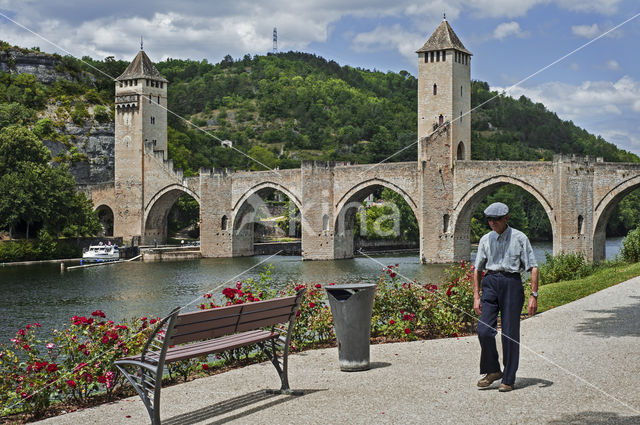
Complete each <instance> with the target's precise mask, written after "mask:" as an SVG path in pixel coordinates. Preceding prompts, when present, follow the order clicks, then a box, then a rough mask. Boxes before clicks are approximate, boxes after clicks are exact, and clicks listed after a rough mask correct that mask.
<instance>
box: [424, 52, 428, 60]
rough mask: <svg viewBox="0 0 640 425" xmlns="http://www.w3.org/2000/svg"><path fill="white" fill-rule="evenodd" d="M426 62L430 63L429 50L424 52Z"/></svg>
mask: <svg viewBox="0 0 640 425" xmlns="http://www.w3.org/2000/svg"><path fill="white" fill-rule="evenodd" d="M424 63H429V52H425V53H424Z"/></svg>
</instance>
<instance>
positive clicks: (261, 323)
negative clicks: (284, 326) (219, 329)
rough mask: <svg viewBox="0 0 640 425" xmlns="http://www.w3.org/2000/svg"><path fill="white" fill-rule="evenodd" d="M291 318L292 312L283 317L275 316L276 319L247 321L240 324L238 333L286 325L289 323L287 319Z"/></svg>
mask: <svg viewBox="0 0 640 425" xmlns="http://www.w3.org/2000/svg"><path fill="white" fill-rule="evenodd" d="M289 316H291V312H290V311H289V312H287V313H286V314H283V315H281V316H275V317H267V318H263V319H256V320H252V321H246V322H244V323H240V324H238V329H237V331H238V332H244V331H248V330H251V329H255V328H264V327H267V326H273V325H276V324H278V323H284V322H286V321H287V319H288V318H289Z"/></svg>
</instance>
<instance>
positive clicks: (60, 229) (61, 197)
mask: <svg viewBox="0 0 640 425" xmlns="http://www.w3.org/2000/svg"><path fill="white" fill-rule="evenodd" d="M36 130H37V131H38V132H40V133H41V134H46V133H48V132H50V131H51V122H50V121H45V120H42V121H41V122H39V123H38V125H37V126H36ZM76 154H78V153H77V152H76ZM78 155H80V154H78ZM49 159H50V154H49V151H48V150H47V149H46V148H45V147H44V146H43V145H42V143H41V142H40V141H39V140H38V139H37V137H36V136H35V135H34V134H33V133H32V132H30V131H29V130H28V129H26V128H24V127H22V126H17V125H14V126H10V127H6V128H3V129H2V130H0V228H3V229H8V230H9V234H10V236H12V233H13V230H14V229H15V228H16V226H17V225H19V224H20V223H23V224H25V225H26V237H27V239H29V235H30V230H31V227H32V226H33V225H37V226H38V227H39V228H40V229H45V230H46V232H45V233H44V234H43V235H46V237H48V235H56V236H58V235H61V234H63V235H67V236H71V235H73V236H80V235H87V234H95V233H96V232H97V231H98V230H99V229H100V224H99V221H98V218H97V216H96V214H95V213H94V212H93V211H92V205H91V201H89V200H87V198H86V196H85V195H84V194H81V193H77V192H76V189H75V181H74V179H73V177H72V176H71V174H70V173H69V171H68V170H67V168H66V167H57V168H54V167H52V166H50V165H49V164H48V160H49ZM47 232H48V233H47ZM43 246H44V245H43ZM25 252H27V253H30V254H33V255H34V256H35V257H38V258H46V255H44V256H43V254H42V252H41V251H38V250H34V249H31V248H27V249H26V251H25ZM46 252H50V253H51V254H52V255H53V252H55V249H54V248H51V249H49V248H47V251H46ZM12 255H13V254H12Z"/></svg>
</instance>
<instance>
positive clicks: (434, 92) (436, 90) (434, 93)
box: [433, 84, 438, 96]
mask: <svg viewBox="0 0 640 425" xmlns="http://www.w3.org/2000/svg"><path fill="white" fill-rule="evenodd" d="M437 94H438V85H437V84H434V85H433V95H434V96H436V95H437Z"/></svg>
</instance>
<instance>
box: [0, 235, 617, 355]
mask: <svg viewBox="0 0 640 425" xmlns="http://www.w3.org/2000/svg"><path fill="white" fill-rule="evenodd" d="M620 240H621V239H619V238H618V239H611V240H607V258H611V257H612V256H614V255H615V253H616V252H617V249H618V248H619V246H620ZM533 245H534V250H535V252H536V257H537V258H538V261H539V262H542V261H544V251H551V243H548V244H544V243H543V244H539V243H536V244H533ZM472 256H473V257H475V253H472ZM267 258H269V257H267V256H257V257H245V258H207V259H202V260H193V261H176V262H157V263H140V262H132V263H124V264H114V265H108V266H102V267H91V268H87V269H80V270H72V271H67V272H66V273H64V274H60V272H59V270H60V268H59V267H60V266H59V265H58V264H48V265H39V266H29V267H25V266H20V267H18V266H14V267H5V268H0V291H2V294H3V297H1V299H0V315H1V317H2V322H1V323H0V343H5V344H6V343H9V339H10V338H11V337H13V336H14V334H15V332H16V331H17V330H18V329H19V328H23V327H24V326H25V325H26V324H27V323H33V322H39V323H41V324H42V326H43V328H44V329H43V330H42V333H41V334H40V335H43V336H45V337H48V335H49V330H50V329H51V328H53V327H57V328H60V327H63V326H66V325H68V324H69V322H68V320H69V318H70V317H71V316H73V315H79V316H89V315H90V314H91V312H92V311H94V310H97V309H100V310H102V311H104V312H105V313H106V314H107V318H109V319H112V320H115V321H119V320H122V319H125V318H133V317H141V316H151V317H155V316H160V317H161V316H163V315H164V314H167V313H168V312H169V311H171V309H173V308H174V307H176V306H184V305H187V304H189V303H191V304H190V306H189V307H188V308H187V309H188V310H194V309H196V306H197V305H198V304H199V303H200V302H201V300H202V295H203V294H205V293H207V292H212V293H213V294H214V295H218V294H220V292H221V288H222V287H223V286H225V285H230V284H234V283H235V280H236V279H240V280H244V279H248V278H253V279H256V280H257V279H258V278H259V274H260V272H261V271H262V270H263V266H259V267H256V268H254V269H251V270H250V271H249V272H246V273H245V271H246V270H247V269H250V268H251V267H253V266H255V265H256V264H258V263H260V262H261V261H264V260H265V259H267ZM376 261H377V262H376ZM378 262H379V263H381V264H383V265H385V266H386V265H391V264H399V265H400V273H401V274H402V275H403V276H406V277H407V278H409V279H410V280H414V279H415V280H418V281H419V282H422V283H428V282H431V283H435V282H438V281H439V280H440V279H441V277H442V271H443V269H444V266H442V265H421V264H419V262H418V255H417V253H414V254H408V255H404V256H379V257H376V258H375V261H374V260H371V259H369V258H364V257H360V258H353V259H348V260H335V261H300V257H285V256H275V257H272V258H270V259H269V260H268V261H267V262H266V263H265V264H268V263H273V270H272V274H271V276H272V284H273V285H274V286H275V287H283V286H285V285H286V284H287V283H291V282H307V283H321V284H323V285H324V284H327V283H330V282H336V283H358V282H366V283H371V282H375V281H376V280H377V279H378V277H379V276H380V273H381V272H382V267H383V266H382V265H381V264H379V263H378ZM238 275H240V276H239V277H238Z"/></svg>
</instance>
